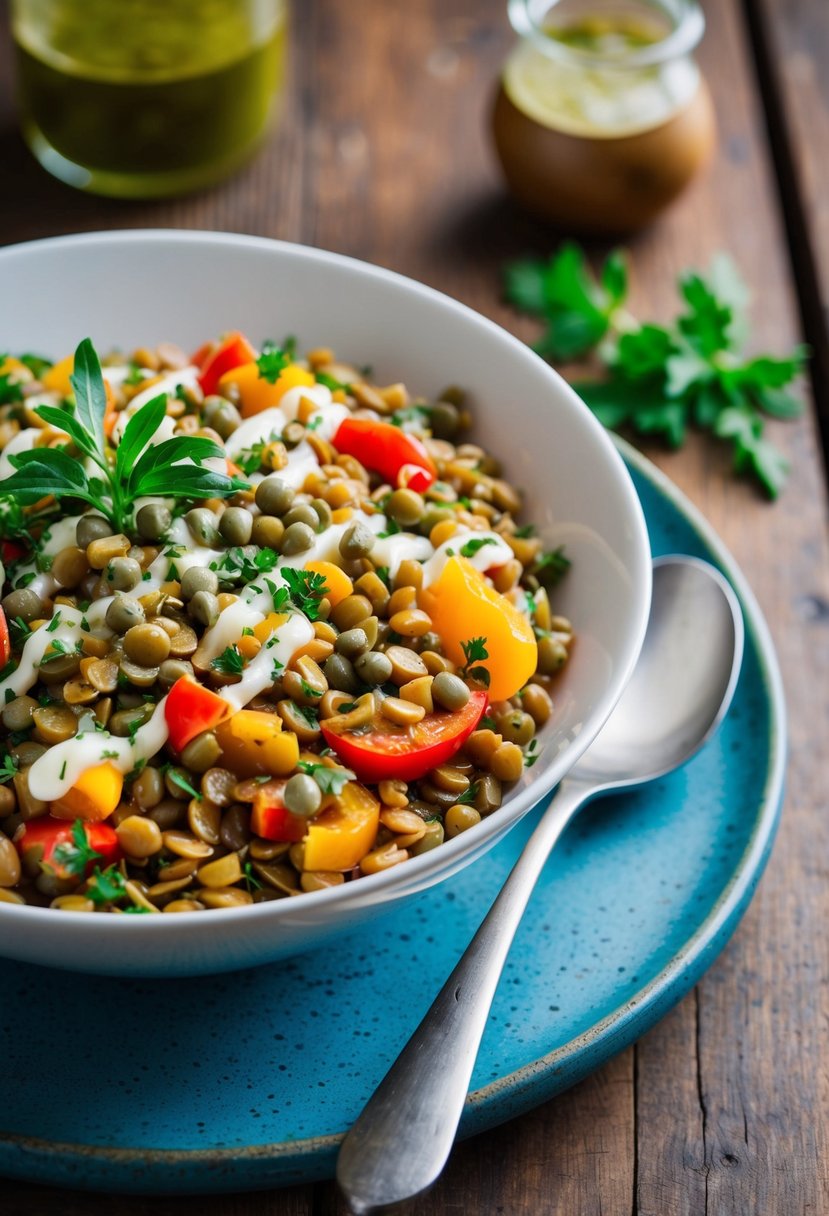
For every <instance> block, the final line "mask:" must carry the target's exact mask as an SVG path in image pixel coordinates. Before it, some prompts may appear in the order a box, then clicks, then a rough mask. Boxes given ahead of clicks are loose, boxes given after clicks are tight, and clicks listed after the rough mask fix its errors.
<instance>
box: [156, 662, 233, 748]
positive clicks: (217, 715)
mask: <svg viewBox="0 0 829 1216" xmlns="http://www.w3.org/2000/svg"><path fill="white" fill-rule="evenodd" d="M229 713H230V706H229V705H228V703H227V701H224V700H222V698H221V697H219V696H217V695H216V693H214V692H211V691H210V689H209V688H205V687H204V685H202V684H197V683H196V681H195V680H191V679H188V678H187V677H186V676H182V678H181V679H180V680H177V681H176V683H175V684H174V685H173V687H172V688H171V689H170V691H169V693H168V694H167V700H166V702H165V703H164V717H165V719H166V722H167V728H168V730H169V732H170V744H171V745H172V747H173V748H174V749H175V750H176V751H177V752H181V751H183V750H184V748H185V747H186V746H187V744H188V743H190V742H191V740H193V739H195V737H196V735H200V734H201V733H202V731H205V730H213V728H214V727H216V726H218V725H219V723H220V722H222V721H224V719H225V718H226V717H227V716H228V714H229Z"/></svg>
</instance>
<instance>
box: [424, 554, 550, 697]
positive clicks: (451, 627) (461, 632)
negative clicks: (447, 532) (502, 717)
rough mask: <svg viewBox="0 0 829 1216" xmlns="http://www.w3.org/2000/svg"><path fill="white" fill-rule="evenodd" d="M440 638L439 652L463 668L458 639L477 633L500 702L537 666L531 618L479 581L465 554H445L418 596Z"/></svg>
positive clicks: (493, 691) (492, 691)
mask: <svg viewBox="0 0 829 1216" xmlns="http://www.w3.org/2000/svg"><path fill="white" fill-rule="evenodd" d="M418 602H419V604H420V606H421V608H423V610H424V611H425V612H428V613H429V616H430V617H431V618H432V626H433V628H434V630H435V632H436V633H438V634H440V637H441V639H442V641H443V653H444V654H445V655H446V657H447V658H448V659H451V660H452V661H453V662H454V663H458V664H459V665H460V666H463V665H464V664H465V662H466V657H465V655H464V652H463V646H462V645H461V643H462V642H468V641H469V640H470V639H471V638H476V637H482V638H484V639H485V645H486V649H487V652H488V655H489V657H488V658H486V659H484V660H482V661H481V662H480V663H479V664H477V665H478V666H481V667H485V668H486V669H487V671H488V672H489V675H490V684H489V695H490V698H491V699H492V700H493V701H505V700H507V699H508V698H509V697H512V696H514V695H515V693H517V692H518V690H519V688H523V687H524V685H525V684H526V682H527V680H528V679H529V678H530V676H531V675H532V674H533V672H534V671H535V669H536V666H537V664H538V645H537V643H536V640H535V634H534V633H533V628H532V625H531V624H530V622H529V621H528V620H527V618H526V617H525V616H523V615H522V613H520V612H519V611H518V609H517V608H516V607H515V606H514V604H512V603H510V601H509V600H508V599H506V598H505V597H504V596H503V595H501V594H500V593H499V592H498V591H495V590H494V588H492V587H490V586H489V584H488V583H487V582H486V581H485V580H484V578H483V575H481V574H479V572H478V571H477V570H476V569H475V567H474V566H473V565H472V563H471V562H470V561H467V559H466V558H465V557H457V556H456V557H450V558H449V559H448V561H447V563H446V565H445V566H444V567H443V570H442V571H441V573H440V574H439V575H438V577H437V578H436V579H435V581H434V582H433V583H432V584H431V586H429V587H425V588H424V589H423V590H422V591H421V592H420V595H419V596H418Z"/></svg>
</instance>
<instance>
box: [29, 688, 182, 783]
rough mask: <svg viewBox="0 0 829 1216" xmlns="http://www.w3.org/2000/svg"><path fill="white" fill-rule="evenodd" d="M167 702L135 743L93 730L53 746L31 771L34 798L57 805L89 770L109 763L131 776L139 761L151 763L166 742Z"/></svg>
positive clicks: (158, 708)
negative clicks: (59, 799) (165, 714)
mask: <svg viewBox="0 0 829 1216" xmlns="http://www.w3.org/2000/svg"><path fill="white" fill-rule="evenodd" d="M166 700H167V698H166V697H162V698H161V700H160V701H159V703H158V705H156V707H155V710H154V712H153V716H152V717H151V718H150V720H149V722H145V723H144V725H143V726H139V728H138V730H137V731H136V732H135V739H134V740H133V741H132V742H130V740H129V739H122V738H120V737H119V736H117V735H111V734H110V733H109V732H108V731H99V730H95V729H94V728H93V729H92V730H89V731H85V732H84V733H83V734H79V735H75V737H74V739H67V740H66V742H65V743H57V744H55V745H54V746H52V747H50V748H49V749H48V751H46V752H44V754H43V755H42V756H40V757H39V758H38V759H37V760H35V762H34V764H33V765H32V767H31V768H30V769H29V789H30V790H31V792H32V795H33V797H35V798H40V799H41V800H42V801H43V802H54V800H55V799H56V798H62V797H63V795H64V794H65V793H66V792H67V790H70V789H71V788H72V786H73V785H74V784H75V782H76V781H77V780H78V778H79V777H80V776H81V774H82V773H85V772H86V770H87V769H89V768H94V767H95V766H96V765H98V764H103V763H104V762H106V761H108V762H109V763H110V764H112V765H113V766H114V767H115V768H117V769H118V771H119V773H129V772H131V770H132V769H134V768H135V766H136V764H138V763H140V761H142V760H144V761H147V760H149V759H150V757H151V756H154V755H155V754H156V752H159V751H161V749H162V747H163V746H164V744H165V743H166V742H167V736H168V733H169V732H168V729H167V720H166V718H165V716H164V705H165V702H166ZM87 721H88V719H87ZM104 752H106V755H104V754H103V753H104Z"/></svg>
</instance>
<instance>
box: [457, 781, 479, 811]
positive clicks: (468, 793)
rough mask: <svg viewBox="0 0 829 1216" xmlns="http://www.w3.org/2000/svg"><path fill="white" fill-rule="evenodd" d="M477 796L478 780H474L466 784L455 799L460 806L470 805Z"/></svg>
mask: <svg viewBox="0 0 829 1216" xmlns="http://www.w3.org/2000/svg"><path fill="white" fill-rule="evenodd" d="M477 797H478V782H477V781H474V782H473V783H472V785H470V786H467V788H466V789H465V790H464V791H463V793H462V794H461V796H460V797H459V798H458V799H456V801H457V802H459V803H460V804H461V805H462V806H470V805H471V804H472V803H473V802H474V801H475V799H476V798H477Z"/></svg>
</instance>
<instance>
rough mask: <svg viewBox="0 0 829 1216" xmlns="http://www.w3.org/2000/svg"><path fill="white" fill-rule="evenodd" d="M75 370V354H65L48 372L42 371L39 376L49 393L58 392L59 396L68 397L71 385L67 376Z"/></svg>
mask: <svg viewBox="0 0 829 1216" xmlns="http://www.w3.org/2000/svg"><path fill="white" fill-rule="evenodd" d="M74 370H75V356H74V355H67V356H66V358H65V359H61V360H59V362H57V363H55V364H54V365H53V366H52V367H50V368H49V370H48V372H44V373H43V376H42V377H41V380H42V383H43V387H44V388H45V389H47V390H48V391H49V392H50V393H60V395H61V397H68V396H69V394H70V393H71V392H72V385H71V384H70V383H69V377H70V376H71V375H72V373H73V371H74Z"/></svg>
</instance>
